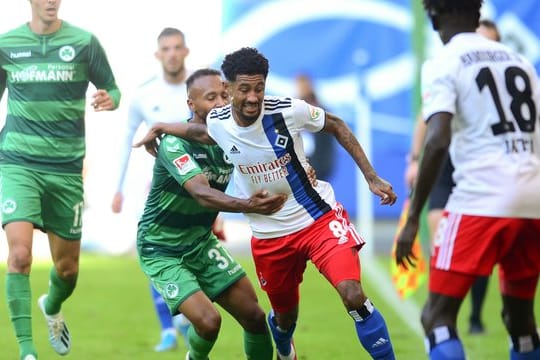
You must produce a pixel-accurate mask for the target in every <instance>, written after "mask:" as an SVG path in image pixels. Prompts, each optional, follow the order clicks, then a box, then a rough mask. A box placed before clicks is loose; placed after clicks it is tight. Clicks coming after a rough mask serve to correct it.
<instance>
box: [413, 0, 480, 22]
mask: <svg viewBox="0 0 540 360" xmlns="http://www.w3.org/2000/svg"><path fill="white" fill-rule="evenodd" d="M483 2H484V0H423V3H424V9H426V11H427V12H428V13H432V14H433V13H436V14H439V15H440V14H448V13H455V14H470V15H474V14H475V13H477V14H478V18H480V8H481V7H482V3H483Z"/></svg>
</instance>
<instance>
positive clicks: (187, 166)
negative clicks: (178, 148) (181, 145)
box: [173, 154, 197, 175]
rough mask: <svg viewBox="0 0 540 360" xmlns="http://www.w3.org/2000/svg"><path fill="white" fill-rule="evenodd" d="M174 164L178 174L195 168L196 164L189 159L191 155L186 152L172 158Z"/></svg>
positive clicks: (183, 173)
mask: <svg viewBox="0 0 540 360" xmlns="http://www.w3.org/2000/svg"><path fill="white" fill-rule="evenodd" d="M173 163H174V166H176V168H177V169H178V173H179V174H180V175H186V174H187V173H188V172H190V171H191V170H193V169H195V168H196V167H197V165H195V162H194V161H193V160H191V157H190V156H189V155H188V154H184V155H182V156H180V157H177V158H176V159H174V160H173Z"/></svg>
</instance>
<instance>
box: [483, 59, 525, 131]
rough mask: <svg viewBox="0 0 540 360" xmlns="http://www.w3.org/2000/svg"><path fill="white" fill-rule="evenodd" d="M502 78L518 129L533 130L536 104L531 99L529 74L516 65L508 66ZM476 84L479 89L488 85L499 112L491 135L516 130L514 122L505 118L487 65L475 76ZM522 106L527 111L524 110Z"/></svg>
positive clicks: (492, 126)
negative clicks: (510, 99) (509, 97)
mask: <svg viewBox="0 0 540 360" xmlns="http://www.w3.org/2000/svg"><path fill="white" fill-rule="evenodd" d="M504 79H505V84H506V90H507V91H508V94H510V96H511V98H512V101H511V102H510V111H512V115H513V116H514V119H515V121H516V123H517V126H518V127H519V130H521V131H522V132H533V131H534V127H535V120H536V105H535V103H534V101H533V99H532V91H531V81H530V79H529V76H528V75H527V73H526V72H525V71H523V69H521V68H519V67H517V66H510V67H508V68H507V69H506V70H505V71H504ZM476 85H477V86H478V90H479V91H482V89H483V88H484V87H486V86H487V87H488V89H489V91H490V93H491V97H492V98H493V102H494V103H495V108H496V109H497V113H498V114H499V122H498V123H496V124H493V125H491V130H492V131H493V135H500V134H504V133H507V132H514V131H516V127H515V125H514V123H513V122H512V121H509V120H508V119H507V118H506V115H505V113H504V110H503V107H502V104H501V98H500V96H499V92H498V90H497V85H496V83H495V79H494V78H493V73H492V72H491V70H490V69H489V68H488V67H484V68H482V69H481V70H480V72H479V73H478V75H477V76H476ZM524 107H525V108H526V110H527V111H524V110H525V109H524Z"/></svg>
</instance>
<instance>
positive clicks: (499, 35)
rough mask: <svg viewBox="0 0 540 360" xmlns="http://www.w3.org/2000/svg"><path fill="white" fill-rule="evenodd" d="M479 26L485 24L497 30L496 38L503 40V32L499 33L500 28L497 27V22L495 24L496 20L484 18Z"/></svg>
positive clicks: (484, 25)
mask: <svg viewBox="0 0 540 360" xmlns="http://www.w3.org/2000/svg"><path fill="white" fill-rule="evenodd" d="M478 26H483V27H486V28H488V29H491V30H493V31H495V34H496V39H495V40H497V41H501V34H500V33H499V28H498V27H497V24H495V22H494V21H492V20H489V19H482V20H480V21H479V23H478Z"/></svg>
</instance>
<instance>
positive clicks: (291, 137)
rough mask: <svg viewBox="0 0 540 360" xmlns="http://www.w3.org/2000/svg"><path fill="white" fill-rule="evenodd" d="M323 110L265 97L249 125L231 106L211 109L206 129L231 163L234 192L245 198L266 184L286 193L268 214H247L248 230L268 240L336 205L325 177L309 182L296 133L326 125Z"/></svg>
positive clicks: (300, 226)
mask: <svg viewBox="0 0 540 360" xmlns="http://www.w3.org/2000/svg"><path fill="white" fill-rule="evenodd" d="M324 119H325V113H324V110H323V109H321V108H318V107H315V106H311V105H309V104H308V103H306V102H305V101H303V100H298V99H291V98H285V97H274V96H265V98H264V110H263V111H261V114H260V116H259V118H258V119H257V120H256V121H255V122H254V123H253V124H252V125H250V126H247V127H242V126H239V125H238V124H237V123H236V122H235V121H234V119H233V116H232V111H231V106H230V105H228V106H225V107H222V108H218V109H214V110H212V112H210V114H209V115H208V118H207V125H208V134H209V135H210V136H211V137H212V138H213V139H214V140H215V141H216V143H217V144H218V145H219V146H220V147H221V148H222V149H223V151H224V153H225V155H226V156H227V157H228V158H229V159H230V160H231V162H232V163H233V165H234V180H233V184H234V194H235V195H236V196H238V197H242V198H247V197H250V196H251V195H252V194H254V193H255V192H256V191H258V190H261V189H264V190H267V191H268V192H270V193H272V194H276V193H285V194H287V195H288V196H289V197H288V199H287V201H286V202H285V205H284V206H283V208H282V209H281V210H279V211H278V212H276V213H274V214H272V215H259V214H252V213H250V214H245V216H246V217H247V219H248V221H249V223H250V226H251V230H252V233H253V235H254V236H255V237H257V238H259V239H269V238H275V237H280V236H284V235H288V234H291V233H294V232H297V231H299V230H302V229H304V228H306V227H307V226H309V225H310V224H311V223H313V222H314V221H315V220H316V219H318V218H319V217H321V216H322V215H323V214H325V213H327V212H328V211H330V210H331V209H332V208H333V207H334V206H335V205H336V200H335V197H334V190H333V189H332V187H331V185H330V184H328V183H327V182H324V181H318V184H317V186H316V187H313V186H312V185H311V184H310V183H309V180H308V177H307V173H306V167H307V160H306V157H305V154H304V147H303V143H302V137H301V135H300V133H301V132H302V131H310V132H317V131H320V130H321V129H322V128H323V126H324V121H325V120H324Z"/></svg>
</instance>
